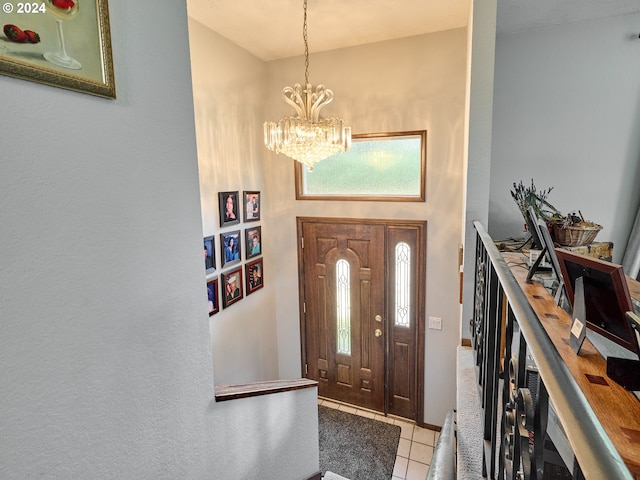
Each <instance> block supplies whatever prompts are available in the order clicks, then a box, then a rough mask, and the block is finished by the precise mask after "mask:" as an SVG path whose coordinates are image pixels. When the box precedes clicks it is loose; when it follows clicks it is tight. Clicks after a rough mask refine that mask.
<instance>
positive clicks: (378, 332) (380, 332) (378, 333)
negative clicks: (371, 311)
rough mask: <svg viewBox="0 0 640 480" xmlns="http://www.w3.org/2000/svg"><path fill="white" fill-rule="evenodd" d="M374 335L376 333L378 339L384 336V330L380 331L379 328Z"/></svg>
mask: <svg viewBox="0 0 640 480" xmlns="http://www.w3.org/2000/svg"><path fill="white" fill-rule="evenodd" d="M374 333H375V335H376V337H380V336H382V330H380V329H379V328H376V331H375V332H374Z"/></svg>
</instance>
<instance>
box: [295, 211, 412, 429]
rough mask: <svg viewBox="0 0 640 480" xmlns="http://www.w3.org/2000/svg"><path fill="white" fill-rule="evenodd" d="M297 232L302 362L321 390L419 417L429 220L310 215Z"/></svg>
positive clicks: (338, 397) (360, 403) (323, 393)
mask: <svg viewBox="0 0 640 480" xmlns="http://www.w3.org/2000/svg"><path fill="white" fill-rule="evenodd" d="M298 235H299V236H300V242H299V245H300V248H299V254H300V256H299V258H300V260H301V262H300V280H301V282H300V284H301V288H300V296H301V305H302V308H301V310H302V312H301V313H302V315H301V316H302V323H301V325H302V333H303V338H302V348H303V362H304V366H305V370H306V372H307V377H308V378H311V379H314V380H317V381H318V382H319V387H318V388H319V391H318V393H319V395H320V396H323V397H327V398H332V399H336V400H341V401H344V402H348V403H351V404H354V405H358V406H362V407H365V408H369V409H372V410H376V411H379V412H384V413H393V414H396V415H400V416H403V417H406V418H411V419H414V420H417V419H418V418H422V417H421V415H422V410H423V408H422V405H421V399H422V394H421V388H422V387H421V385H422V381H421V380H420V379H421V377H420V375H422V377H423V376H424V374H423V367H422V363H421V362H419V361H418V359H419V358H420V357H421V356H422V357H424V355H421V354H420V352H421V351H423V345H424V342H423V341H421V340H420V338H419V335H420V334H419V332H421V331H422V332H423V330H422V326H423V323H424V322H422V323H421V322H419V321H418V318H419V312H421V311H423V307H422V305H423V303H424V298H423V296H422V295H420V293H419V292H420V291H424V283H423V281H420V280H419V276H420V274H422V276H423V278H424V269H423V268H420V263H421V262H422V263H423V262H424V256H423V255H424V252H423V249H421V248H420V243H421V239H423V235H424V222H409V223H408V224H395V223H394V224H391V223H389V222H385V221H362V220H357V221H356V220H340V219H310V218H305V219H298ZM422 243H424V241H422ZM398 246H400V247H398ZM398 248H400V250H398ZM420 252H421V253H420ZM403 262H404V263H403ZM398 279H400V280H401V282H400V284H399V283H398ZM399 285H400V286H399ZM421 286H422V287H421ZM423 316H424V315H423ZM422 335H423V336H424V333H422ZM418 413H419V415H418Z"/></svg>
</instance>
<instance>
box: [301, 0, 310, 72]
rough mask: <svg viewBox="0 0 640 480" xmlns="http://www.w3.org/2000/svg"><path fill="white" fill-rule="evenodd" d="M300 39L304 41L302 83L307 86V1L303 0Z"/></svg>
mask: <svg viewBox="0 0 640 480" xmlns="http://www.w3.org/2000/svg"><path fill="white" fill-rule="evenodd" d="M302 38H303V39H304V82H305V85H308V84H309V41H308V38H307V0H304V26H303V27H302Z"/></svg>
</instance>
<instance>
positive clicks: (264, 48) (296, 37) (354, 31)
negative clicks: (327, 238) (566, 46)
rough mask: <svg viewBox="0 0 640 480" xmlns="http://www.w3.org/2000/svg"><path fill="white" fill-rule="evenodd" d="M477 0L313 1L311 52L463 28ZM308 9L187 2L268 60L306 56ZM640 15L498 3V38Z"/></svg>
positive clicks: (546, 3) (563, 4)
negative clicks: (304, 31)
mask: <svg viewBox="0 0 640 480" xmlns="http://www.w3.org/2000/svg"><path fill="white" fill-rule="evenodd" d="M470 1H471V0H308V19H307V23H308V39H309V50H310V51H311V52H320V51H326V50H334V49H337V48H342V47H349V46H354V45H361V44H366V43H372V42H378V41H382V40H390V39H394V38H402V37H409V36H413V35H420V34H424V33H430V32H437V31H440V30H448V29H451V28H458V27H464V26H466V25H467V23H468V18H469V5H470ZM302 5H303V1H302V0H187V7H188V12H189V16H191V17H192V18H194V19H195V20H197V21H199V22H200V23H202V24H204V25H206V26H207V27H209V28H210V29H212V30H214V31H216V32H217V33H219V34H220V35H222V36H223V37H225V38H227V39H228V40H230V41H232V42H233V43H235V44H237V45H239V46H240V47H242V48H243V49H245V50H247V51H248V52H250V53H252V54H253V55H255V56H256V57H258V58H261V59H263V60H273V59H277V58H284V57H290V56H295V55H301V54H302V53H303V52H304V43H303V39H302V23H303V8H302ZM638 12H640V0H498V33H502V32H517V31H524V30H529V29H532V28H544V27H547V26H552V25H560V24H564V23H573V22H578V21H582V20H588V19H593V18H600V17H608V16H615V15H624V14H628V13H638ZM638 29H639V32H640V25H638Z"/></svg>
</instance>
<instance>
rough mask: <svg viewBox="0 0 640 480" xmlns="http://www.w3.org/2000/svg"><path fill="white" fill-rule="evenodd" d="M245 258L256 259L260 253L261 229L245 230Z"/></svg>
mask: <svg viewBox="0 0 640 480" xmlns="http://www.w3.org/2000/svg"><path fill="white" fill-rule="evenodd" d="M244 245H245V247H244V248H245V257H246V258H247V259H249V258H253V257H257V256H258V255H260V254H261V253H262V227H255V228H247V229H246V230H245V231H244Z"/></svg>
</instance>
